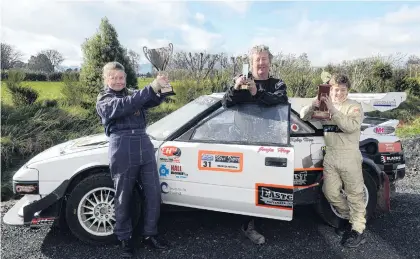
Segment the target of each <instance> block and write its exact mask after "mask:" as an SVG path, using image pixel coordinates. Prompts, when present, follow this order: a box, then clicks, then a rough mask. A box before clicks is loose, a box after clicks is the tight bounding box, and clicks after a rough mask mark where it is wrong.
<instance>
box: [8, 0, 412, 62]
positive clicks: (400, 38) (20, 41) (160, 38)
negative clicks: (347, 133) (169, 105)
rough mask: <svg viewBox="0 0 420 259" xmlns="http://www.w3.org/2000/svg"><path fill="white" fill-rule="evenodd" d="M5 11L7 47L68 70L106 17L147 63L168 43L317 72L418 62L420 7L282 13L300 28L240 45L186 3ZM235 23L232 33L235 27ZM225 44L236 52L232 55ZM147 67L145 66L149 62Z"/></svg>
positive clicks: (242, 7)
mask: <svg viewBox="0 0 420 259" xmlns="http://www.w3.org/2000/svg"><path fill="white" fill-rule="evenodd" d="M2 4H3V6H2V7H3V8H2V28H1V37H2V42H7V43H10V44H13V45H15V46H16V47H17V48H18V49H19V50H20V51H22V52H23V53H24V54H25V59H26V60H27V59H28V58H29V57H30V55H35V54H36V52H38V51H40V50H42V49H46V48H54V49H57V50H58V51H60V52H61V53H62V54H63V55H64V56H65V57H66V60H65V62H64V64H63V65H80V64H81V62H82V55H81V44H82V43H83V42H84V41H85V39H86V38H88V37H91V36H92V35H93V34H94V33H95V32H96V30H97V28H98V26H99V22H100V19H101V18H102V17H104V16H106V17H108V19H109V20H110V22H111V23H112V24H113V25H114V26H115V28H116V30H117V32H118V36H119V40H120V42H121V43H122V44H123V45H124V46H126V47H128V48H130V49H133V50H135V51H136V52H138V53H140V54H141V56H143V46H147V47H149V48H155V47H163V46H167V44H168V43H169V42H173V43H174V48H175V49H174V51H178V50H188V51H203V50H206V51H207V52H222V51H224V52H229V53H234V54H243V53H244V52H246V51H247V49H248V48H249V47H251V46H252V45H253V44H261V43H264V44H267V45H269V46H270V48H271V49H272V50H273V52H275V53H276V52H280V51H282V52H285V53H296V54H300V53H302V52H306V53H308V56H309V58H310V59H311V61H312V62H313V64H314V65H325V64H326V63H328V62H339V61H342V60H343V59H353V58H362V57H367V56H371V55H376V54H379V53H381V54H384V55H386V54H393V53H396V52H403V53H407V54H417V55H419V56H420V48H419V46H420V33H419V28H420V16H419V15H418V14H419V13H420V6H418V7H416V8H412V7H411V8H408V7H404V6H402V7H401V8H400V9H398V10H395V11H393V12H390V13H387V14H384V15H383V16H382V17H372V18H369V19H364V20H356V21H340V20H335V21H333V22H329V21H324V20H313V19H309V18H307V17H308V16H307V10H305V9H304V8H303V9H302V8H299V9H293V11H290V10H289V11H287V10H281V12H280V13H281V14H282V15H280V13H279V16H282V18H285V16H286V18H288V19H290V21H296V22H295V23H292V24H291V23H290V21H289V22H288V24H291V25H288V26H285V27H274V28H266V27H265V28H260V29H256V30H254V31H255V35H256V36H255V38H253V39H249V40H248V39H247V40H242V39H241V40H237V39H236V36H235V35H221V34H219V33H217V32H209V31H208V30H206V29H205V26H206V24H207V23H211V22H212V19H216V18H213V17H214V16H212V15H211V14H210V13H206V12H205V11H202V12H196V11H194V12H190V11H189V10H188V3H187V2H177V1H169V2H153V1H145V0H142V1H137V0H136V1H64V0H63V1H59V0H36V1H33V0H19V1H16V0H4V1H3V2H2ZM212 4H216V5H218V6H220V8H221V9H222V11H223V10H224V11H225V12H229V13H232V16H235V17H238V16H243V17H245V15H248V16H249V17H251V14H250V13H249V12H248V9H249V8H250V5H251V4H252V3H251V2H249V1H246V2H245V1H242V2H240V1H232V0H228V1H217V2H212ZM6 10H7V11H6ZM273 13H274V12H273ZM283 14H284V15H283ZM229 21H230V20H228V21H227V24H226V26H236V25H235V24H233V22H232V24H228V22H229ZM255 26H258V23H256V25H255ZM250 29H251V28H250ZM241 36H242V35H241ZM227 43H229V45H230V49H226V47H225V46H226V44H227ZM26 60H25V61H26ZM142 63H147V61H146V60H145V59H144V57H142Z"/></svg>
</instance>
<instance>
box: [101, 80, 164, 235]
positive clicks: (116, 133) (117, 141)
mask: <svg viewBox="0 0 420 259" xmlns="http://www.w3.org/2000/svg"><path fill="white" fill-rule="evenodd" d="M163 99H164V98H163V97H160V96H159V95H157V94H156V93H155V92H154V90H153V88H152V87H151V86H150V85H148V86H146V87H145V88H144V89H142V90H134V91H132V90H128V89H127V88H125V89H123V90H121V91H115V90H112V89H111V88H109V87H107V88H106V89H105V90H103V91H102V92H101V93H100V94H99V95H98V98H97V103H96V110H97V113H98V114H99V116H100V117H101V121H102V124H103V125H104V127H105V134H106V135H107V136H108V137H109V151H108V156H109V160H110V170H111V177H112V179H113V181H114V187H115V190H116V193H115V197H114V201H115V216H116V225H115V228H114V233H115V235H116V236H117V238H118V239H119V240H121V241H123V240H130V239H131V235H132V222H131V214H130V207H131V205H132V202H133V201H132V197H133V189H134V187H135V185H136V184H141V185H142V187H143V193H144V195H145V200H144V202H145V203H144V230H143V235H144V236H155V235H157V232H158V230H157V223H158V220H159V216H160V206H161V189H160V183H159V177H158V172H157V165H156V160H155V155H154V153H155V152H154V147H153V144H152V143H151V141H150V139H149V137H148V136H147V134H146V131H145V128H146V117H145V111H146V109H148V108H151V107H154V106H157V105H159V104H160V103H161V102H162V101H163Z"/></svg>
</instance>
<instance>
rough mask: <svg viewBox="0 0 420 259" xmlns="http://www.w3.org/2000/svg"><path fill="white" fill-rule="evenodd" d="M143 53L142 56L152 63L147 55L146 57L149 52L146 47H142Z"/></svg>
mask: <svg viewBox="0 0 420 259" xmlns="http://www.w3.org/2000/svg"><path fill="white" fill-rule="evenodd" d="M143 53H144V56H145V57H146V58H147V60H149V62H152V61H151V60H150V58H149V55H148V54H149V51H148V49H147V47H146V46H144V47H143Z"/></svg>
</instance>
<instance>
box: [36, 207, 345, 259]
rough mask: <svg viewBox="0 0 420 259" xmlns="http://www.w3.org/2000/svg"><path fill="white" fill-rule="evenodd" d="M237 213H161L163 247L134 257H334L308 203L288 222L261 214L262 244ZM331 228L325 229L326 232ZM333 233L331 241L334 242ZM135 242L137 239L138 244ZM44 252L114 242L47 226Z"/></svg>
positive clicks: (89, 254) (80, 250)
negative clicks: (83, 238)
mask: <svg viewBox="0 0 420 259" xmlns="http://www.w3.org/2000/svg"><path fill="white" fill-rule="evenodd" d="M244 220H246V218H245V217H243V216H240V215H233V214H227V213H218V212H211V211H200V210H197V211H186V212H165V213H162V217H161V223H160V228H159V229H160V233H161V234H162V235H163V236H164V237H165V239H167V240H168V241H169V242H170V244H171V249H169V250H167V251H162V252H158V251H149V250H147V249H145V248H139V249H138V251H137V256H138V258H153V259H155V258H171V259H174V258H218V259H221V258H273V257H287V258H288V259H290V258H308V257H311V258H340V256H339V255H337V254H335V252H334V251H333V250H331V249H330V250H329V249H326V248H327V246H328V245H329V244H328V243H327V241H326V240H325V239H324V238H323V236H321V235H320V234H319V233H318V226H319V225H320V224H323V223H322V222H321V220H320V219H319V218H318V216H317V215H316V214H315V213H314V212H313V211H312V210H311V208H310V207H302V208H299V207H298V208H296V215H295V219H294V220H293V221H291V222H283V221H277V220H268V219H261V220H258V221H257V222H258V223H257V224H258V226H259V229H260V230H261V231H262V233H264V235H265V237H266V244H265V245H263V246H256V245H253V244H252V243H251V242H250V241H249V240H248V239H246V238H245V237H243V236H242V234H241V232H240V225H241V223H242V222H244ZM332 233H333V232H331V235H332ZM338 241H339V240H338V239H337V244H338ZM139 247H140V245H139ZM41 250H42V254H43V255H44V256H46V257H47V258H104V259H106V258H119V257H118V249H117V247H116V246H112V245H109V246H96V247H95V246H89V245H85V244H83V243H81V242H80V241H78V240H77V239H76V238H75V237H73V236H72V235H71V234H70V233H69V232H68V231H65V232H64V231H56V230H54V231H53V230H52V231H50V232H49V233H48V234H47V236H46V238H45V240H44V242H43V244H42V247H41Z"/></svg>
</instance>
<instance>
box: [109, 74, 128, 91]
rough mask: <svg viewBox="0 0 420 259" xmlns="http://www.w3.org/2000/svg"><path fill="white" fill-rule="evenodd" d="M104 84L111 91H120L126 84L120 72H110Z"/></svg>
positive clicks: (123, 75)
mask: <svg viewBox="0 0 420 259" xmlns="http://www.w3.org/2000/svg"><path fill="white" fill-rule="evenodd" d="M106 83H107V85H108V86H109V87H110V88H111V89H112V90H115V91H121V90H122V89H124V87H125V84H126V81H125V73H124V72H123V71H120V70H112V71H110V72H109V74H108V77H107V78H106Z"/></svg>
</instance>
